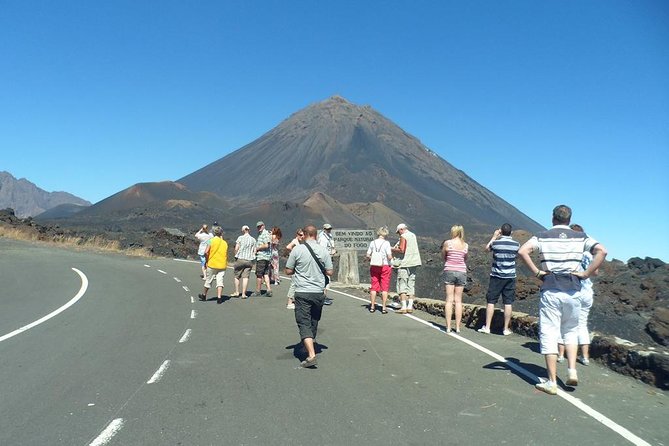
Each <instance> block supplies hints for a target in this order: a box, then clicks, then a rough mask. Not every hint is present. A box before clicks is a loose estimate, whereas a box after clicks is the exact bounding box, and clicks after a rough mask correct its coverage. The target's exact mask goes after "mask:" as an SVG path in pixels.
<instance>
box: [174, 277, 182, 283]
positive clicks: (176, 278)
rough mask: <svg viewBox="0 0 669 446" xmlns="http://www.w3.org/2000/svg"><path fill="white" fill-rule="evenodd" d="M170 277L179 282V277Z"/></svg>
mask: <svg viewBox="0 0 669 446" xmlns="http://www.w3.org/2000/svg"><path fill="white" fill-rule="evenodd" d="M172 278H173V279H174V281H175V282H177V283H181V279H179V278H178V277H172Z"/></svg>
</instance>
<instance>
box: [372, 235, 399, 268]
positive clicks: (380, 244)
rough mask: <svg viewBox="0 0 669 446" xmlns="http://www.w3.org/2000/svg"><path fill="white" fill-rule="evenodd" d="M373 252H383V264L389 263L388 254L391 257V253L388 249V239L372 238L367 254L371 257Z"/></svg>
mask: <svg viewBox="0 0 669 446" xmlns="http://www.w3.org/2000/svg"><path fill="white" fill-rule="evenodd" d="M373 252H380V253H381V254H383V265H384V266H385V265H390V262H389V261H388V256H390V257H391V258H392V256H393V253H392V251H391V250H390V242H389V241H388V240H386V239H382V238H381V237H379V238H377V239H376V240H372V241H371V242H370V243H369V248H367V256H369V257H371V256H372V253H373Z"/></svg>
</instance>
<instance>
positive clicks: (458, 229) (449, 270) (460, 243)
mask: <svg viewBox="0 0 669 446" xmlns="http://www.w3.org/2000/svg"><path fill="white" fill-rule="evenodd" d="M468 252H469V245H468V244H467V243H465V229H464V228H463V227H462V226H461V225H454V226H452V227H451V238H450V240H444V243H443V244H442V245H441V254H442V256H443V258H444V285H445V288H446V308H445V309H446V311H445V313H446V332H450V331H451V319H452V318H453V305H454V303H455V332H456V333H460V324H461V323H462V292H463V291H464V289H465V285H466V284H467V263H466V262H467V253H468Z"/></svg>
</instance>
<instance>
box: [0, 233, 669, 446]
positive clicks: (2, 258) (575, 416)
mask: <svg viewBox="0 0 669 446" xmlns="http://www.w3.org/2000/svg"><path fill="white" fill-rule="evenodd" d="M0 253H1V254H2V255H0V339H2V340H1V341H0V358H1V361H0V445H89V444H94V445H102V444H110V445H312V444H322V445H357V444H365V445H414V444H415V445H423V444H444V445H471V444H514V445H560V446H562V445H564V444H590V445H600V444H601V445H618V444H620V445H624V444H653V445H669V427H668V426H667V419H669V410H668V402H667V396H668V395H667V392H662V391H658V390H657V389H654V388H652V387H649V386H647V385H645V384H642V383H640V382H637V381H635V380H632V379H630V378H626V377H623V376H619V375H617V374H615V373H613V372H611V371H609V370H608V369H606V368H604V367H601V366H599V365H597V364H593V365H591V366H589V367H581V366H579V377H580V379H581V385H579V386H578V387H576V388H563V389H565V390H564V391H563V392H561V395H560V396H548V395H546V394H543V393H540V392H538V391H536V390H535V389H534V387H533V384H534V381H533V380H534V378H533V377H534V376H535V375H538V376H544V375H545V374H544V373H543V367H542V365H543V359H542V357H541V356H540V355H539V354H538V353H536V349H537V344H536V342H535V341H533V340H530V339H527V338H523V337H520V336H516V335H512V336H509V337H502V336H495V335H483V334H479V333H477V332H475V331H473V330H468V329H465V330H463V333H462V334H461V335H454V334H451V335H447V334H445V333H443V331H440V330H439V328H440V323H441V321H439V320H433V319H432V318H431V317H430V316H429V315H417V316H419V317H411V316H400V315H397V314H393V313H390V314H387V315H382V314H381V313H380V312H376V313H375V314H369V313H368V312H367V310H366V306H365V302H364V300H361V299H360V298H361V297H363V296H364V295H363V294H362V293H361V292H355V291H348V292H346V293H345V294H340V293H335V292H333V293H332V294H333V295H334V297H335V304H334V305H333V306H331V307H326V309H325V311H324V316H323V320H322V322H321V330H320V333H319V336H318V343H319V346H320V353H319V366H318V368H317V369H313V370H305V369H300V368H299V367H298V365H299V359H298V356H300V354H301V352H300V349H299V346H298V347H296V344H298V341H299V338H298V335H297V328H296V327H295V321H294V317H293V314H292V311H289V310H286V309H285V297H284V296H285V292H286V290H287V287H288V283H289V281H288V280H284V281H283V282H282V284H281V285H280V286H278V287H276V288H275V291H274V297H272V298H266V297H258V298H250V299H247V300H242V299H226V300H225V301H224V302H223V303H222V304H220V305H219V304H217V303H216V301H215V300H209V301H207V302H199V301H198V300H197V293H198V292H199V291H200V288H201V286H202V280H201V279H200V278H199V276H198V274H199V266H198V265H197V264H194V263H189V262H179V261H174V260H166V259H165V260H163V259H161V260H146V259H134V258H126V257H123V256H120V255H102V254H93V253H86V252H74V251H69V250H64V249H54V248H47V247H42V246H39V245H33V244H28V243H22V242H13V241H7V240H4V239H0ZM73 268H74V269H76V270H79V271H81V273H82V274H83V277H85V279H82V277H80V276H79V274H78V273H77V272H76V271H75V270H74V269H73ZM84 281H87V286H85V287H82V285H84ZM225 283H226V288H225V291H224V294H226V295H227V294H229V293H231V292H232V291H234V288H233V285H232V274H231V273H228V275H227V277H226V279H225ZM78 294H80V295H81V298H80V299H79V300H78V301H76V303H74V304H72V305H71V306H70V307H69V308H67V309H65V310H63V311H62V312H61V313H59V314H57V315H55V316H53V317H51V318H50V319H47V320H45V321H44V322H42V323H40V324H38V325H36V326H34V327H32V328H30V329H27V330H23V331H18V332H17V331H16V330H17V329H20V328H21V327H24V326H26V325H27V324H30V323H31V322H33V321H36V320H38V319H40V318H42V317H43V316H45V315H48V314H49V313H52V312H54V311H55V310H57V309H58V308H61V307H62V306H64V305H65V304H67V303H68V302H71V301H72V299H73V298H74V297H75V296H77V295H78ZM10 333H14V334H15V335H13V336H11V337H7V336H6V335H8V334H10ZM3 338H4V339H3ZM486 349H488V350H486ZM559 372H564V370H563V368H562V367H561V369H560V371H559Z"/></svg>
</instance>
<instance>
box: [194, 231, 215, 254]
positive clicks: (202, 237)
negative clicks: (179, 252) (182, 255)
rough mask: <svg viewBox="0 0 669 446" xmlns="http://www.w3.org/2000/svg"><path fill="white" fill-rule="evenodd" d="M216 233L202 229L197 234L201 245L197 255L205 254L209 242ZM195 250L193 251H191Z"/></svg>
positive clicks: (196, 236)
mask: <svg viewBox="0 0 669 446" xmlns="http://www.w3.org/2000/svg"><path fill="white" fill-rule="evenodd" d="M213 236H214V234H212V233H210V232H204V231H200V232H198V233H196V234H195V238H196V239H197V240H198V241H199V242H200V246H198V248H197V255H199V256H203V255H204V252H205V250H206V249H207V242H208V241H209V239H211V238H212V237H213ZM191 252H193V251H191Z"/></svg>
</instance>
